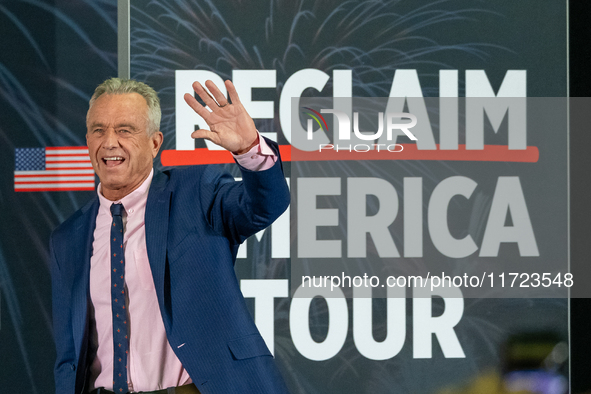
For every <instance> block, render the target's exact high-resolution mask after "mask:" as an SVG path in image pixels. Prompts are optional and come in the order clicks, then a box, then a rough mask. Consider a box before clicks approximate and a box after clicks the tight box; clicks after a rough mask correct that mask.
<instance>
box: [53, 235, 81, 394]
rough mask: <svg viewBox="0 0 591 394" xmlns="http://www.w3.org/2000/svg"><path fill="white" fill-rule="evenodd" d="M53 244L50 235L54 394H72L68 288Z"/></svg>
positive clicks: (72, 349) (73, 369)
mask: <svg viewBox="0 0 591 394" xmlns="http://www.w3.org/2000/svg"><path fill="white" fill-rule="evenodd" d="M53 243H54V236H53V235H52V236H51V238H50V241H49V254H50V259H51V261H50V264H51V293H52V313H53V337H54V341H55V348H56V352H57V359H56V362H55V366H54V378H55V392H56V394H58V393H59V394H64V393H72V394H73V393H74V392H75V381H76V361H75V360H76V351H75V347H74V340H73V337H72V320H71V313H70V301H69V300H70V297H69V291H70V290H69V289H70V286H68V285H67V284H66V283H64V281H63V279H62V277H63V275H64V273H63V272H61V271H60V268H59V265H58V261H57V258H56V256H55V249H54V246H53Z"/></svg>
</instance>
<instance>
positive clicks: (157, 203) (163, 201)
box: [145, 170, 171, 330]
mask: <svg viewBox="0 0 591 394" xmlns="http://www.w3.org/2000/svg"><path fill="white" fill-rule="evenodd" d="M167 183H168V177H167V176H166V175H164V174H163V173H161V172H160V171H156V170H154V178H153V179H152V184H151V185H150V191H149V193H148V201H147V203H146V216H145V224H146V249H147V252H148V260H149V261H150V268H151V270H152V276H153V278H154V285H155V287H156V294H157V295H158V303H159V304H160V310H161V311H165V314H166V315H168V317H169V318H170V311H169V310H168V308H166V304H165V302H164V286H165V270H166V242H167V239H168V218H169V213H170V198H171V191H170V190H168V189H167V188H166V186H167ZM163 315H164V314H163ZM163 320H164V324H165V325H166V326H167V327H166V329H167V330H168V329H169V327H168V325H169V321H170V319H163Z"/></svg>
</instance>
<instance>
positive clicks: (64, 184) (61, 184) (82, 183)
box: [14, 181, 94, 189]
mask: <svg viewBox="0 0 591 394" xmlns="http://www.w3.org/2000/svg"><path fill="white" fill-rule="evenodd" d="M90 185H92V187H93V188H94V182H92V183H91V182H88V181H72V182H70V181H68V182H63V181H61V182H30V183H28V182H23V183H15V185H14V188H15V189H17V188H19V187H20V188H22V187H28V188H37V187H64V188H66V187H68V186H77V187H81V186H90Z"/></svg>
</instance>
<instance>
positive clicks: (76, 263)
mask: <svg viewBox="0 0 591 394" xmlns="http://www.w3.org/2000/svg"><path fill="white" fill-rule="evenodd" d="M98 208H99V200H98V198H96V199H94V200H93V201H92V202H91V203H90V204H87V205H86V206H85V207H84V208H82V211H81V216H80V217H79V218H78V219H77V222H76V225H75V226H74V233H73V234H72V240H73V241H72V245H85V247H84V248H72V250H71V258H72V262H73V264H72V266H73V267H74V270H75V271H74V286H73V288H72V331H73V335H74V340H75V346H76V355H77V356H80V353H81V350H86V346H85V344H84V343H85V340H86V339H85V337H86V334H87V330H86V326H87V323H88V302H89V291H90V288H89V285H90V257H91V255H92V242H93V240H94V236H93V235H94V228H95V226H96V215H97V213H98Z"/></svg>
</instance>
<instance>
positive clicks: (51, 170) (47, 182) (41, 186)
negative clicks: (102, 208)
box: [14, 146, 94, 192]
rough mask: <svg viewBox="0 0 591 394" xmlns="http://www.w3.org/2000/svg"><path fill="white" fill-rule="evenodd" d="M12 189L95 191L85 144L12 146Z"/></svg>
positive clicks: (17, 190)
mask: <svg viewBox="0 0 591 394" xmlns="http://www.w3.org/2000/svg"><path fill="white" fill-rule="evenodd" d="M14 156H15V170H14V191H16V192H42V191H43V192H45V191H68V190H94V171H93V169H92V164H91V162H90V157H89V156H88V148H87V147H85V146H61V147H51V148H49V147H46V148H17V149H15V155H14Z"/></svg>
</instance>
